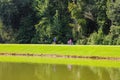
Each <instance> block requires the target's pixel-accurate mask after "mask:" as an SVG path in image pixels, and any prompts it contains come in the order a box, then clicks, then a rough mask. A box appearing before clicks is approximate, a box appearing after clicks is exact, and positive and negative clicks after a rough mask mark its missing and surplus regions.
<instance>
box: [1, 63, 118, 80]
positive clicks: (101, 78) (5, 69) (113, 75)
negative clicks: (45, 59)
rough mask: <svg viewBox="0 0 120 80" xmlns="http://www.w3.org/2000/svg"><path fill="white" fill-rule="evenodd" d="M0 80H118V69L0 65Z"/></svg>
mask: <svg viewBox="0 0 120 80" xmlns="http://www.w3.org/2000/svg"><path fill="white" fill-rule="evenodd" d="M0 80H120V68H104V67H90V66H72V65H53V64H51V65H50V64H27V63H0Z"/></svg>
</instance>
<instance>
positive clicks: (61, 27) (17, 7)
mask: <svg viewBox="0 0 120 80" xmlns="http://www.w3.org/2000/svg"><path fill="white" fill-rule="evenodd" d="M54 37H56V39H57V44H67V41H68V40H69V39H72V40H73V42H74V44H103V45H120V0H0V43H34V44H37V43H39V44H51V43H52V42H53V38H54Z"/></svg>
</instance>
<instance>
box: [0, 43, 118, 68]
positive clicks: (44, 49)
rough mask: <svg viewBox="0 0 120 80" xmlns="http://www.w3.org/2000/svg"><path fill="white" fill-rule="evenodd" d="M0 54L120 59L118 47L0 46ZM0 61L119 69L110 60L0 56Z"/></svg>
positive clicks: (116, 62) (115, 63) (115, 62)
mask: <svg viewBox="0 0 120 80" xmlns="http://www.w3.org/2000/svg"><path fill="white" fill-rule="evenodd" d="M0 53H9V54H10V53H16V54H17V53H19V54H22V53H24V54H28V53H29V54H59V55H79V56H105V57H120V46H83V45H81V46H79V45H38V44H37V45H34V44H31V45H30V44H24V45H23V44H21V45H20V44H0ZM0 61H2V62H30V63H50V64H74V65H91V66H108V67H109V66H111V67H120V61H112V60H91V59H89V60H88V59H87V60H85V59H66V58H63V59H61V58H58V59H57V58H44V57H43V58H40V57H23V56H22V57H20V56H16V57H14V56H0Z"/></svg>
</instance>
